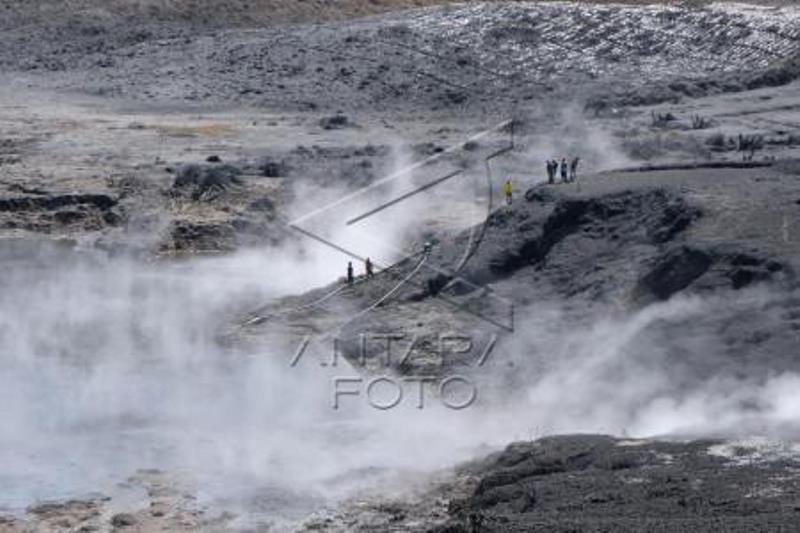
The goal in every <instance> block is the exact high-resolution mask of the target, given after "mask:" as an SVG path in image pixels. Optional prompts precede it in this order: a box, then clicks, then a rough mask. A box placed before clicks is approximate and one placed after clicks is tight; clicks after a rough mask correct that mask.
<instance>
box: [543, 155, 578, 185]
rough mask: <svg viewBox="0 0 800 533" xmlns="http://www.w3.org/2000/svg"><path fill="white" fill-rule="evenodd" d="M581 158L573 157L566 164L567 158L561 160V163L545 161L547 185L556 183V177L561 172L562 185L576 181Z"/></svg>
mask: <svg viewBox="0 0 800 533" xmlns="http://www.w3.org/2000/svg"><path fill="white" fill-rule="evenodd" d="M580 161H581V158H580V157H575V158H573V159H572V160H571V161H569V162H567V158H566V157H563V158H561V163H559V162H558V160H557V159H553V160H548V161H547V183H549V184H550V185H553V184H554V183H555V182H556V177H557V176H558V174H559V170H560V172H561V181H562V182H563V183H570V182H573V181H575V180H576V179H578V164H579V163H580Z"/></svg>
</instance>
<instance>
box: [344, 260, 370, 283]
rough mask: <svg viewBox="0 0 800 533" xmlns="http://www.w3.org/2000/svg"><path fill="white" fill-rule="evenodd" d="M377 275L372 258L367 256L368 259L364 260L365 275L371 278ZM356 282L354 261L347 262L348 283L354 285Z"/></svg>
mask: <svg viewBox="0 0 800 533" xmlns="http://www.w3.org/2000/svg"><path fill="white" fill-rule="evenodd" d="M374 276H375V270H374V268H373V265H372V260H371V259H370V258H369V257H367V259H366V261H364V277H366V278H367V279H370V278H372V277H374ZM355 282H356V276H355V273H354V272H353V262H352V261H348V262H347V284H348V285H352V284H353V283H355Z"/></svg>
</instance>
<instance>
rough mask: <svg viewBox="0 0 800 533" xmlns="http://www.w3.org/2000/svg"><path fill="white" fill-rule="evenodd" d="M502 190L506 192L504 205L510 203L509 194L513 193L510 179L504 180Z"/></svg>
mask: <svg viewBox="0 0 800 533" xmlns="http://www.w3.org/2000/svg"><path fill="white" fill-rule="evenodd" d="M503 192H504V193H506V205H511V196H512V195H513V194H514V186H513V185H512V184H511V180H506V182H505V183H504V184H503Z"/></svg>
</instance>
